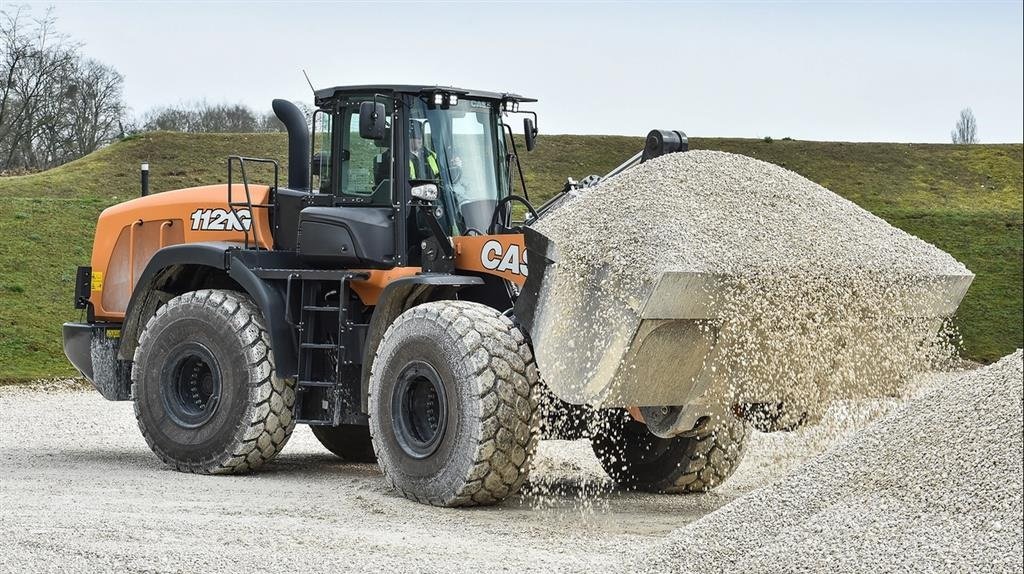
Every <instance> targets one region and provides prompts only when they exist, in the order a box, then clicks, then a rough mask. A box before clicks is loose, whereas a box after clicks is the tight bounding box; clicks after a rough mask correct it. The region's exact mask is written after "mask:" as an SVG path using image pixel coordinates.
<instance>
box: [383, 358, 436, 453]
mask: <svg viewBox="0 0 1024 574" xmlns="http://www.w3.org/2000/svg"><path fill="white" fill-rule="evenodd" d="M391 419H392V421H393V424H394V428H395V438H396V439H397V440H398V445H399V446H400V447H402V450H403V451H405V453H406V454H408V455H409V456H411V457H413V458H427V457H428V456H430V455H431V454H433V453H434V452H435V451H436V450H437V449H438V447H439V446H440V445H441V440H442V439H443V438H444V433H445V427H446V426H447V425H448V396H447V393H446V392H445V388H444V384H443V383H442V382H441V376H440V375H438V374H437V371H436V370H435V369H434V367H432V366H430V365H429V364H427V363H424V362H423V361H412V362H410V363H409V364H408V365H406V366H405V368H404V369H402V372H401V373H399V375H398V382H397V384H396V385H395V391H394V393H393V394H392V395H391Z"/></svg>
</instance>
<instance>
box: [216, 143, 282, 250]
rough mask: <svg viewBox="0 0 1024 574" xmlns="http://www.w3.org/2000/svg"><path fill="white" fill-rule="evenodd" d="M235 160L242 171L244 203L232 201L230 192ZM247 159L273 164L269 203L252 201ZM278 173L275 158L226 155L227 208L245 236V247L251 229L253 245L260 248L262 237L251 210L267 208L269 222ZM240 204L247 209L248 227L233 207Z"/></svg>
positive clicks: (279, 166) (253, 161)
mask: <svg viewBox="0 0 1024 574" xmlns="http://www.w3.org/2000/svg"><path fill="white" fill-rule="evenodd" d="M236 160H237V161H238V167H239V169H240V170H241V172H242V188H243V189H244V190H245V202H244V203H242V202H240V201H233V199H234V195H233V193H232V185H233V184H234V173H233V171H232V166H233V165H234V162H235V161H236ZM247 161H248V162H252V163H266V164H271V165H273V166H274V187H273V188H271V193H270V196H269V197H268V199H269V200H271V201H270V202H269V203H256V204H254V203H253V202H252V194H251V192H250V191H249V175H248V173H246V170H245V162H247ZM280 173H281V165H280V163H278V161H277V160H276V159H266V158H260V157H245V156H241V155H231V156H228V190H227V191H228V208H229V209H230V210H231V215H233V216H234V218H235V221H237V222H238V224H239V225H240V226H241V227H242V232H243V233H244V234H245V235H244V236H245V240H244V242H245V248H246V249H248V248H249V230H250V229H252V237H253V239H252V241H253V247H254V248H255V249H256V251H259V250H260V239H262V238H261V237H259V236H258V231H257V230H256V228H257V227H258V226H257V225H256V214H255V212H254V211H253V210H254V209H255V208H257V207H260V208H265V209H266V210H267V220H268V222H269V219H270V210H271V209H273V208H274V203H273V201H272V198H273V196H274V194H276V193H277V189H278V186H279V182H280ZM241 206H245V207H246V209H248V210H249V228H246V227H245V224H244V223H242V218H240V217H239V216H238V210H237V209H235V208H236V207H241Z"/></svg>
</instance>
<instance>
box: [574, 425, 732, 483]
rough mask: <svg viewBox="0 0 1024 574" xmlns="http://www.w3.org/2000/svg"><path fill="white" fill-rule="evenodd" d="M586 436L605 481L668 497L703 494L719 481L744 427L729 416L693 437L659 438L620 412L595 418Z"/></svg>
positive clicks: (727, 469) (726, 471) (728, 470)
mask: <svg viewBox="0 0 1024 574" xmlns="http://www.w3.org/2000/svg"><path fill="white" fill-rule="evenodd" d="M595 426H596V427H598V428H596V429H594V431H593V434H592V436H591V445H592V446H593V448H594V454H596V455H597V458H598V460H600V461H601V466H602V467H604V470H605V472H607V473H608V476H610V477H612V479H614V480H615V482H617V483H618V484H619V485H620V486H622V487H624V488H628V489H635V490H644V491H647V492H659V493H670V494H681V493H692V492H706V491H708V490H711V489H712V488H715V487H716V486H718V485H720V484H722V483H723V482H725V480H726V479H727V478H729V476H731V475H732V473H733V471H735V470H736V468H738V467H739V464H740V461H741V460H742V459H743V453H744V446H745V442H746V438H747V427H746V425H745V424H744V423H743V422H742V421H740V420H738V419H736V418H734V417H732V416H728V417H727V420H724V421H721V422H720V423H719V424H718V425H717V426H716V427H715V428H713V429H711V430H710V431H709V432H707V433H706V434H703V435H700V436H696V437H675V438H669V439H666V438H660V437H658V436H655V435H654V434H652V433H651V432H650V431H648V430H647V425H645V424H643V423H641V422H638V421H636V420H634V419H633V417H631V416H630V415H629V413H628V412H626V411H625V410H624V409H615V410H608V411H605V412H603V413H601V414H600V415H599V418H598V419H597V424H596V425H595Z"/></svg>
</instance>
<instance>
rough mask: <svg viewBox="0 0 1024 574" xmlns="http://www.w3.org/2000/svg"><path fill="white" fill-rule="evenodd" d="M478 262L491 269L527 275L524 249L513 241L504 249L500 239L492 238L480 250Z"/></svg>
mask: <svg viewBox="0 0 1024 574" xmlns="http://www.w3.org/2000/svg"><path fill="white" fill-rule="evenodd" d="M480 263H481V264H482V265H483V266H484V268H486V269H490V270H492V271H510V272H512V273H513V274H515V275H522V276H523V277H526V276H527V275H528V273H527V271H528V269H527V268H526V250H524V249H522V248H521V247H520V246H519V245H516V244H515V243H513V244H511V245H509V246H508V249H506V248H505V247H504V246H503V245H502V244H501V242H500V241H498V240H496V239H492V240H490V241H488V242H487V243H484V247H483V249H481V250H480Z"/></svg>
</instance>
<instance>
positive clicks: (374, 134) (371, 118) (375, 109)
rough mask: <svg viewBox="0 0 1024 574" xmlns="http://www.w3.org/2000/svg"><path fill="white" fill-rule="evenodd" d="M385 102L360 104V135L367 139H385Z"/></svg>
mask: <svg viewBox="0 0 1024 574" xmlns="http://www.w3.org/2000/svg"><path fill="white" fill-rule="evenodd" d="M385 115H387V112H386V111H385V109H384V104H381V103H377V102H362V103H361V104H359V137H361V138H363V139H366V140H376V141H379V140H382V139H384V116H385Z"/></svg>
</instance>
